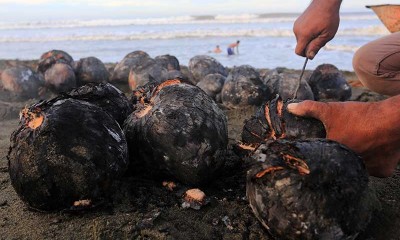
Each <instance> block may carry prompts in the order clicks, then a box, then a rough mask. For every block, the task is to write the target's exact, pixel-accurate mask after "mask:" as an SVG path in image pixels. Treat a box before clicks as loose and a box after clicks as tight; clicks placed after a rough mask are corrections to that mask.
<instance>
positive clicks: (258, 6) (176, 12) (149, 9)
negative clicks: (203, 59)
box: [0, 0, 399, 21]
mask: <svg viewBox="0 0 400 240" xmlns="http://www.w3.org/2000/svg"><path fill="white" fill-rule="evenodd" d="M309 3H310V1H309V0H246V1H243V0H68V1H62V0H0V21H17V20H19V21H24V20H52V19H63V20H64V19H104V18H147V17H169V16H187V15H210V14H245V13H273V12H302V11H303V10H304V9H305V8H306V7H307V5H308V4H309ZM385 3H393V4H394V3H399V1H398V0H397V1H396V0H343V4H342V11H347V12H362V11H371V10H367V9H366V8H365V5H372V4H385Z"/></svg>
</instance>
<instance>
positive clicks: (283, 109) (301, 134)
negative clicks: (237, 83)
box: [242, 96, 326, 144]
mask: <svg viewBox="0 0 400 240" xmlns="http://www.w3.org/2000/svg"><path fill="white" fill-rule="evenodd" d="M298 102H300V100H294V99H289V100H286V101H282V99H281V98H280V97H279V96H276V98H275V99H274V100H272V101H269V102H266V103H265V104H264V105H263V106H261V107H260V108H259V109H258V111H257V112H256V114H255V115H254V116H252V117H251V118H250V119H249V120H246V121H245V124H244V127H243V131H242V141H243V142H244V143H247V144H258V143H262V142H265V141H267V140H271V139H279V138H286V139H307V138H325V137H326V131H325V127H324V125H323V123H322V122H321V121H319V120H317V119H314V118H304V117H298V116H296V115H294V114H291V113H290V112H289V111H288V110H287V105H288V104H290V103H298Z"/></svg>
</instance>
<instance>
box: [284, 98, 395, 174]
mask: <svg viewBox="0 0 400 240" xmlns="http://www.w3.org/2000/svg"><path fill="white" fill-rule="evenodd" d="M288 110H289V111H290V112H292V113H293V114H296V115H300V116H306V117H313V118H316V119H319V120H321V121H322V122H323V123H324V126H325V129H326V131H327V138H328V139H331V140H335V141H337V142H340V143H342V144H344V145H346V146H348V147H349V148H351V149H352V150H353V151H355V152H356V153H358V154H360V155H361V157H362V158H363V160H364V162H365V165H366V167H367V170H368V172H369V174H370V175H372V176H377V177H388V176H391V175H392V174H393V172H394V170H395V169H396V166H397V164H398V162H399V160H400V124H399V123H400V95H398V96H395V97H391V98H389V99H387V100H384V101H380V102H373V103H362V102H329V103H323V102H315V101H309V100H307V101H303V102H301V103H298V104H289V106H288Z"/></svg>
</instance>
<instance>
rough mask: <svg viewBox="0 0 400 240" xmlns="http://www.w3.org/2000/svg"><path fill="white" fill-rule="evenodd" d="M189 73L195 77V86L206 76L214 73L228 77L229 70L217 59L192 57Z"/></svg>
mask: <svg viewBox="0 0 400 240" xmlns="http://www.w3.org/2000/svg"><path fill="white" fill-rule="evenodd" d="M189 71H190V73H191V75H192V77H193V81H194V84H197V83H198V82H199V81H200V80H201V79H203V78H204V77H205V76H207V75H208V74H212V73H219V74H221V75H222V76H225V77H226V76H228V70H227V69H226V68H225V67H224V66H222V64H221V63H220V62H218V61H217V59H215V58H213V57H210V56H206V55H198V56H194V57H192V58H191V59H190V60H189Z"/></svg>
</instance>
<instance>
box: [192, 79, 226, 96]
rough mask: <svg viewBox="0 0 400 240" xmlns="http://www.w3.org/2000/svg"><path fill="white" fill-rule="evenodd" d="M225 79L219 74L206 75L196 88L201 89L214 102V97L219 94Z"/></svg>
mask: <svg viewBox="0 0 400 240" xmlns="http://www.w3.org/2000/svg"><path fill="white" fill-rule="evenodd" d="M225 79H226V77H224V76H222V75H221V74H218V73H215V74H208V75H207V76H205V77H204V78H203V79H201V80H200V81H199V82H198V83H197V85H196V86H198V87H199V88H201V89H202V90H203V91H204V92H205V93H207V95H208V96H210V97H211V98H212V99H214V100H216V96H217V94H218V93H220V92H221V90H222V87H223V86H224V83H225Z"/></svg>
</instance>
